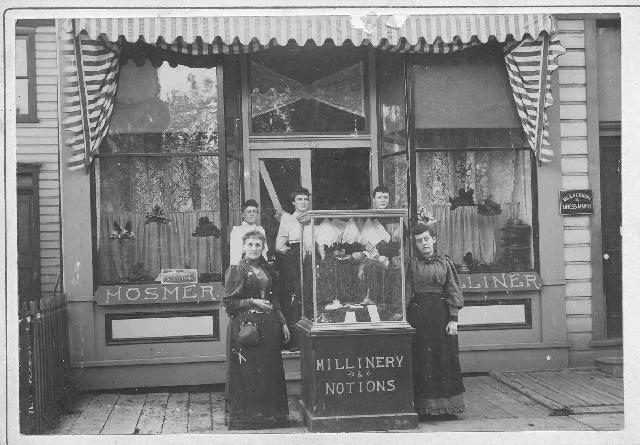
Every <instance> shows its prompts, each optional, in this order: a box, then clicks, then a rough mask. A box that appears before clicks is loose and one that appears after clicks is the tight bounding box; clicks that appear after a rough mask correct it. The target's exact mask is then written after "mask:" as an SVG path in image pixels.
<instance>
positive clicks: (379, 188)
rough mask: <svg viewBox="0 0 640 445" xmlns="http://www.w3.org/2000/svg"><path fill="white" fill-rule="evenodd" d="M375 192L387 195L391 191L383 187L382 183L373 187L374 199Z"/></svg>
mask: <svg viewBox="0 0 640 445" xmlns="http://www.w3.org/2000/svg"><path fill="white" fill-rule="evenodd" d="M376 193H386V194H387V195H389V196H391V193H390V192H389V188H388V187H385V186H384V185H379V186H378V187H376V188H375V189H373V197H374V199H375V197H376Z"/></svg>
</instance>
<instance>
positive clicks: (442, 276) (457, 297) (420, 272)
mask: <svg viewBox="0 0 640 445" xmlns="http://www.w3.org/2000/svg"><path fill="white" fill-rule="evenodd" d="M405 283H406V295H407V298H411V297H413V295H414V292H415V293H422V292H429V293H437V294H440V295H442V298H444V299H445V301H446V302H447V303H448V306H449V315H450V319H452V320H456V321H457V319H458V312H459V310H460V309H461V308H462V307H463V306H464V299H463V295H462V291H461V289H460V280H459V278H458V273H457V272H456V268H455V266H454V265H453V262H452V261H451V259H450V258H449V257H446V256H441V255H432V256H430V257H427V258H425V257H415V258H412V259H411V261H410V262H409V265H408V268H407V276H406V280H405Z"/></svg>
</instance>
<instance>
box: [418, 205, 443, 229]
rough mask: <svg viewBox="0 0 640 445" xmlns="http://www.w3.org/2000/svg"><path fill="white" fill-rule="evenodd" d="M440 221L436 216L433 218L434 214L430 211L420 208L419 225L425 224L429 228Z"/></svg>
mask: <svg viewBox="0 0 640 445" xmlns="http://www.w3.org/2000/svg"><path fill="white" fill-rule="evenodd" d="M438 221H440V220H439V219H436V218H435V216H433V213H431V212H430V211H428V210H427V208H426V207H425V206H420V207H418V224H425V225H427V226H429V225H431V224H435V223H437V222H438Z"/></svg>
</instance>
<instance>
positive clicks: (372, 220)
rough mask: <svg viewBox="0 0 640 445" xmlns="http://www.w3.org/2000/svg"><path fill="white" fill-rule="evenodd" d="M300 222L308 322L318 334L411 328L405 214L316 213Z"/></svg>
mask: <svg viewBox="0 0 640 445" xmlns="http://www.w3.org/2000/svg"><path fill="white" fill-rule="evenodd" d="M301 223H302V224H303V248H301V249H300V267H301V277H302V316H303V323H305V324H307V326H309V325H311V326H313V328H314V330H315V329H325V328H326V329H351V328H356V329H360V328H363V327H366V326H367V325H371V326H372V327H374V326H376V327H379V326H380V325H388V326H391V325H393V324H401V325H406V315H405V306H406V304H405V261H406V260H407V248H408V246H407V245H406V241H407V238H408V237H407V229H406V227H407V213H406V211H405V210H402V209H385V210H314V211H310V212H308V213H307V214H305V215H304V217H303V218H302V219H301ZM314 272H315V273H314Z"/></svg>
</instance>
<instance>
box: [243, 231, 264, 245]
mask: <svg viewBox="0 0 640 445" xmlns="http://www.w3.org/2000/svg"><path fill="white" fill-rule="evenodd" d="M248 239H259V240H260V241H262V245H263V246H265V245H266V244H267V239H266V238H265V237H264V235H263V234H262V232H261V231H259V230H249V231H248V232H247V233H245V234H244V235H243V236H242V244H243V245H244V243H246V242H247V240H248Z"/></svg>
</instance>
